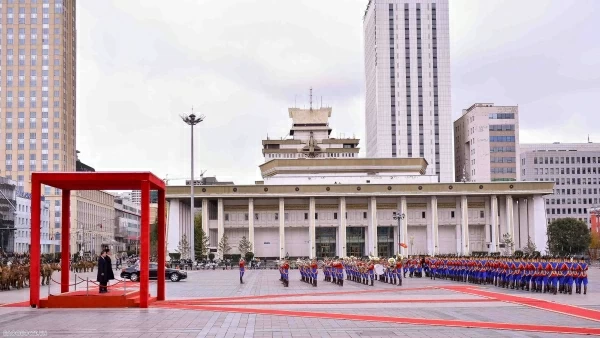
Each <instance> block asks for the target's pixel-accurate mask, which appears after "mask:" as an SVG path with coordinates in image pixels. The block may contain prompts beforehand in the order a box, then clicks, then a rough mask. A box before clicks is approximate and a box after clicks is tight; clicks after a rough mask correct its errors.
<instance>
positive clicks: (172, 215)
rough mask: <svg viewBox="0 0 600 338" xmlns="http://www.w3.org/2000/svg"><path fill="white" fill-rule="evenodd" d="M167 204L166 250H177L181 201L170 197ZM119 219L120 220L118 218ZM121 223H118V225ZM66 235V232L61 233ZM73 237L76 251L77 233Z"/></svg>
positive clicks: (73, 247) (72, 243)
mask: <svg viewBox="0 0 600 338" xmlns="http://www.w3.org/2000/svg"><path fill="white" fill-rule="evenodd" d="M167 203H168V204H169V212H168V213H167V227H168V228H167V232H168V236H167V238H168V240H167V252H177V247H178V246H179V241H180V240H181V232H180V228H179V224H180V221H181V219H182V218H181V217H182V215H181V209H180V206H181V202H180V201H179V200H178V199H172V200H170V201H168V202H167ZM119 221H120V220H119ZM120 226H121V224H119V227H120ZM61 235H66V236H68V234H61ZM74 235H75V237H73V236H71V252H73V253H75V252H78V250H77V249H78V248H77V237H76V236H77V233H74ZM74 249H75V250H74Z"/></svg>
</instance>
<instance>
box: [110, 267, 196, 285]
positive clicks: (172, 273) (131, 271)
mask: <svg viewBox="0 0 600 338" xmlns="http://www.w3.org/2000/svg"><path fill="white" fill-rule="evenodd" d="M165 277H166V278H167V279H170V280H171V282H179V281H180V280H182V279H186V278H187V272H185V271H181V270H179V269H171V268H165ZM121 278H127V279H130V280H131V281H132V282H137V281H139V280H140V269H139V268H137V267H136V266H135V265H132V266H130V267H127V268H125V269H123V270H121ZM150 279H158V264H157V263H150Z"/></svg>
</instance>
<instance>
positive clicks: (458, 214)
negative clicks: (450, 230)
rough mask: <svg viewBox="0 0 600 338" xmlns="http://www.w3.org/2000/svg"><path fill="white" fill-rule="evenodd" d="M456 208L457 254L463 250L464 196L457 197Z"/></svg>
mask: <svg viewBox="0 0 600 338" xmlns="http://www.w3.org/2000/svg"><path fill="white" fill-rule="evenodd" d="M455 202H456V208H455V210H454V218H455V219H456V254H462V252H463V246H464V245H463V235H462V209H461V205H462V204H461V203H462V197H457V198H456V201H455Z"/></svg>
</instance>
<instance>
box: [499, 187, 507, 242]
mask: <svg viewBox="0 0 600 338" xmlns="http://www.w3.org/2000/svg"><path fill="white" fill-rule="evenodd" d="M498 210H500V212H499V213H498V215H499V216H498V219H499V221H498V243H502V238H503V237H502V236H503V235H504V234H505V233H506V232H507V230H506V229H507V226H506V199H504V198H502V197H501V198H499V199H498Z"/></svg>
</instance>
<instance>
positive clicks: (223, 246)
mask: <svg viewBox="0 0 600 338" xmlns="http://www.w3.org/2000/svg"><path fill="white" fill-rule="evenodd" d="M230 250H231V246H229V239H228V238H227V235H225V234H223V237H221V240H220V241H219V255H220V257H221V258H223V257H225V255H227V254H228V253H229V251H230Z"/></svg>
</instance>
